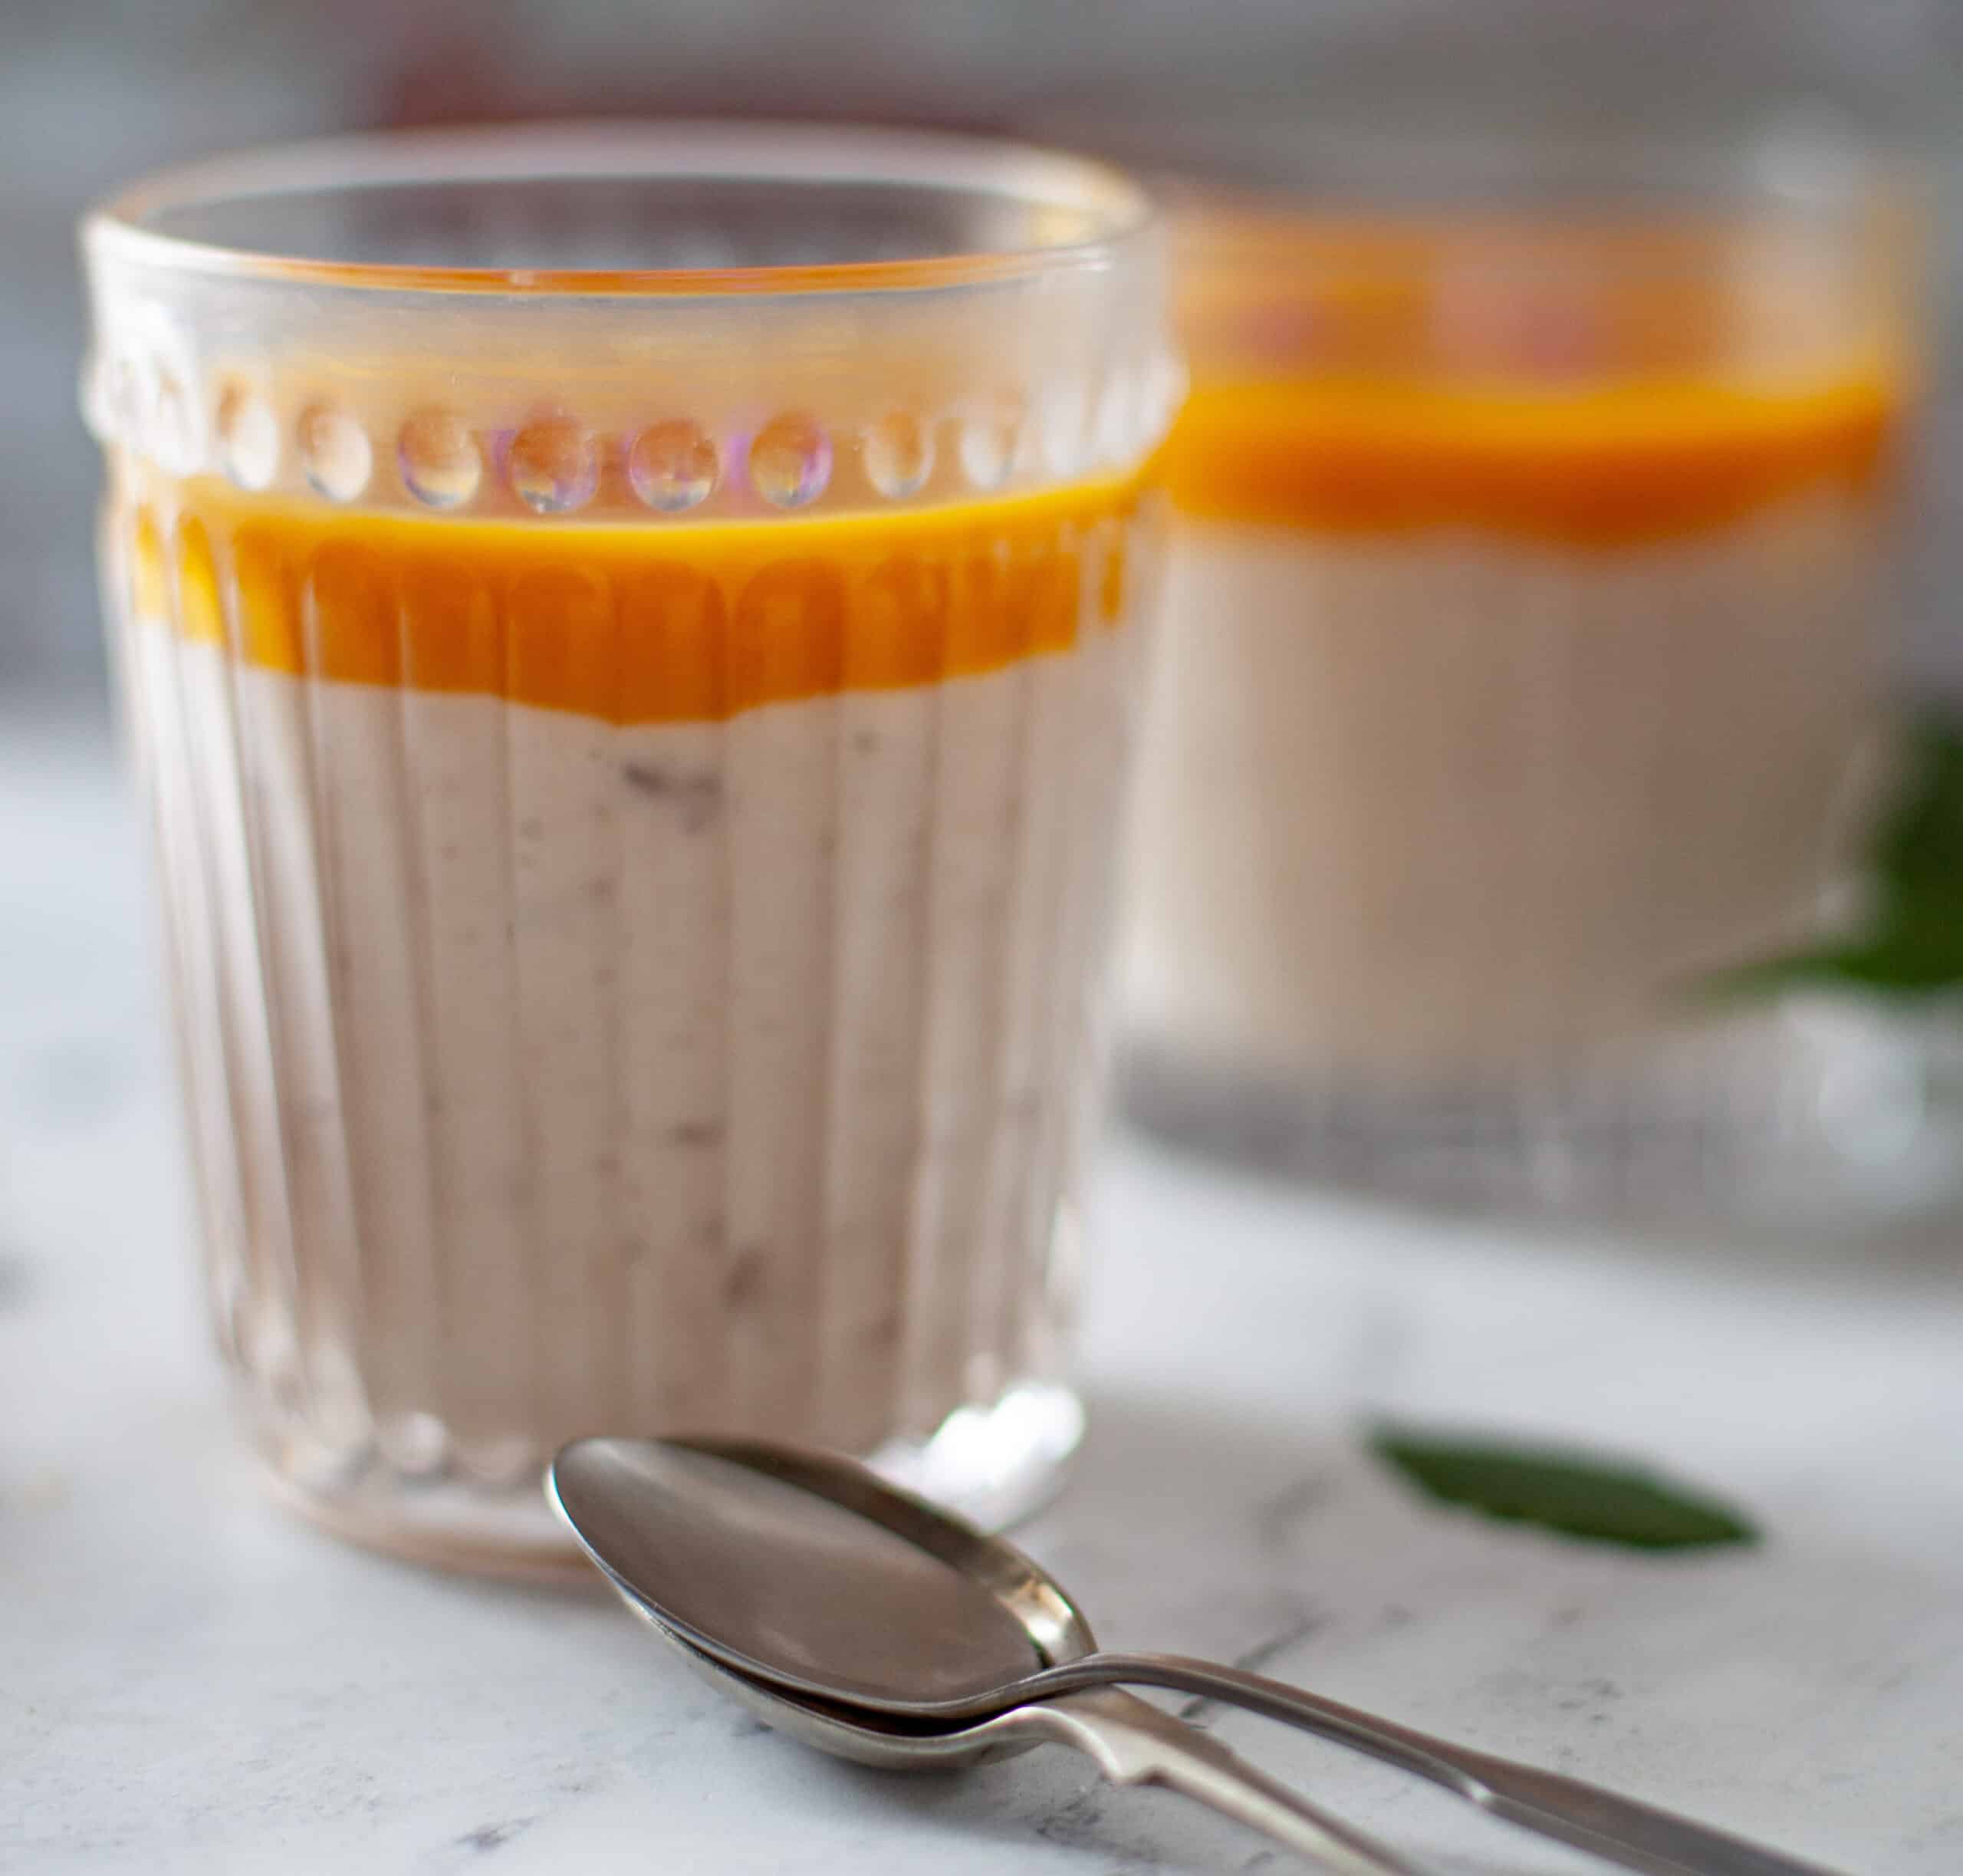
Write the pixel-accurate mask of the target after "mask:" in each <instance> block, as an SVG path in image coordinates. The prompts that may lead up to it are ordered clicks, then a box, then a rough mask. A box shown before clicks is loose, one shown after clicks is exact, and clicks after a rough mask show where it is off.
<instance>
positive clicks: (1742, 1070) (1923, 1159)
mask: <svg viewBox="0 0 1963 1876" xmlns="http://www.w3.org/2000/svg"><path fill="white" fill-rule="evenodd" d="M1928 1064H1929V1055H1928V1036H1927V1034H1926V1032H1924V1031H1922V1030H1920V1029H1918V1028H1917V1027H1916V1026H1915V1025H1913V1024H1909V1023H1905V1022H1901V1021H1899V1020H1897V1019H1892V1018H1889V1017H1888V1016H1886V1015H1883V1014H1882V1013H1881V1012H1874V1011H1869V1010H1866V1009H1854V1008H1852V1007H1850V1006H1849V1005H1843V1004H1827V1003H1821V1004H1820V1005H1804V1006H1802V1005H1794V1006H1792V1007H1789V1008H1787V1009H1782V1010H1781V1011H1780V1012H1777V1013H1774V1014H1770V1015H1760V1016H1754V1017H1752V1018H1751V1019H1738V1020H1734V1021H1731V1022H1723V1023H1711V1024H1707V1025H1699V1026H1698V1027H1697V1028H1695V1029H1688V1030H1685V1031H1681V1032H1669V1033H1665V1034H1661V1035H1656V1036H1655V1037H1652V1038H1648V1039H1646V1040H1645V1041H1643V1042H1641V1043H1639V1044H1636V1045H1629V1046H1628V1047H1626V1048H1623V1049H1622V1050H1620V1051H1619V1052H1616V1053H1615V1054H1613V1055H1603V1056H1602V1057H1600V1058H1595V1059H1593V1060H1590V1061H1577V1062H1573V1063H1568V1064H1563V1065H1547V1066H1545V1067H1544V1068H1541V1069H1540V1071H1537V1072H1532V1073H1530V1072H1527V1071H1525V1070H1524V1069H1523V1070H1522V1071H1520V1072H1518V1073H1517V1074H1516V1075H1514V1076H1513V1077H1512V1078H1509V1079H1505V1080H1502V1079H1500V1078H1497V1077H1494V1078H1491V1079H1488V1080H1485V1081H1456V1082H1453V1083H1451V1084H1444V1085H1436V1086H1432V1085H1425V1084H1422V1083H1419V1082H1417V1081H1414V1080H1412V1079H1406V1080H1405V1081H1401V1082H1399V1083H1398V1084H1386V1083H1379V1084H1372V1083H1371V1082H1370V1081H1368V1080H1367V1079H1366V1078H1364V1077H1363V1076H1362V1075H1349V1076H1337V1075H1327V1076H1323V1077H1318V1078H1313V1079H1312V1078H1310V1077H1308V1076H1307V1075H1304V1076H1300V1077H1297V1078H1291V1077H1288V1076H1286V1075H1278V1074H1273V1073H1269V1074H1263V1073H1261V1072H1259V1071H1254V1070H1252V1069H1250V1068H1245V1067H1241V1066H1238V1065H1225V1064H1223V1063H1222V1062H1219V1061H1209V1060H1208V1059H1207V1058H1205V1057H1204V1056H1203V1055H1199V1054H1197V1053H1195V1052H1192V1051H1191V1050H1187V1049H1182V1048H1179V1047H1176V1046H1171V1045H1166V1044H1164V1043H1162V1042H1154V1041H1152V1040H1148V1039H1145V1038H1137V1037H1134V1038H1133V1039H1131V1040H1130V1041H1129V1042H1128V1043H1127V1044H1126V1046H1125V1047H1124V1048H1123V1049H1122V1050H1121V1051H1120V1058H1119V1065H1118V1075H1117V1088H1118V1098H1119V1103H1120V1108H1121V1110H1122V1111H1123V1114H1124V1115H1125V1117H1126V1119H1127V1120H1129V1121H1131V1122H1132V1123H1133V1124H1134V1125H1135V1126H1136V1127H1139V1129H1140V1130H1141V1131H1144V1132H1146V1133H1147V1134H1150V1135H1152V1136H1154V1137H1156V1138H1158V1139H1159V1140H1162V1141H1163V1142H1165V1143H1166V1144H1169V1145H1172V1146H1174V1147H1179V1148H1182V1149H1184V1150H1189V1151H1196V1152H1201V1153H1204V1154H1207V1155H1208V1156H1209V1157H1216V1158H1221V1159H1224V1160H1228V1161H1231V1162H1233V1163H1237V1164H1239V1165H1241V1166H1244V1167H1248V1168H1249V1169H1251V1170H1257V1171H1261V1172H1264V1173H1269V1174H1272V1175H1277V1176H1280V1177H1285V1178H1289V1179H1293V1180H1303V1181H1307V1182H1312V1183H1317V1184H1320V1185H1325V1186H1335V1187H1340V1188H1343V1189H1345V1190H1351V1191H1355V1192H1360V1193H1369V1194H1374V1195H1378V1196H1384V1197H1386V1198H1392V1199H1396V1200H1404V1201H1408V1202H1413V1203H1421V1204H1429V1205H1433V1206H1446V1207H1450V1208H1452V1209H1453V1210H1473V1211H1483V1212H1495V1213H1530V1214H1533V1215H1535V1216H1563V1217H1589V1218H1596V1219H1626V1220H1632V1221H1636V1222H1639V1223H1655V1224H1657V1225H1659V1226H1683V1225H1686V1224H1692V1225H1694V1224H1698V1223H1714V1224H1728V1225H1736V1226H1747V1227H1751V1226H1757V1225H1765V1226H1780V1227H1782V1228H1783V1227H1789V1226H1791V1225H1792V1224H1793V1223H1795V1222H1796V1221H1804V1222H1805V1223H1809V1224H1812V1225H1829V1226H1833V1227H1835V1228H1842V1227H1845V1226H1848V1225H1850V1224H1854V1225H1862V1226H1865V1225H1876V1224H1886V1223H1892V1222H1896V1221H1898V1220H1900V1219H1904V1218H1906V1217H1911V1216H1916V1215H1919V1214H1920V1213H1924V1212H1926V1211H1927V1210H1930V1209H1932V1208H1933V1207H1934V1206H1937V1205H1939V1204H1942V1203H1947V1202H1949V1201H1950V1200H1952V1199H1953V1198H1954V1197H1955V1196H1956V1193H1957V1188H1958V1183H1959V1170H1963V1169H1959V1166H1958V1159H1957V1156H1956V1154H1955V1152H1954V1150H1952V1143H1951V1140H1949V1137H1948V1129H1946V1128H1945V1127H1941V1126H1939V1125H1938V1124H1936V1122H1935V1119H1934V1118H1933V1117H1932V1114H1931V1112H1930V1106H1929V1101H1928Z"/></svg>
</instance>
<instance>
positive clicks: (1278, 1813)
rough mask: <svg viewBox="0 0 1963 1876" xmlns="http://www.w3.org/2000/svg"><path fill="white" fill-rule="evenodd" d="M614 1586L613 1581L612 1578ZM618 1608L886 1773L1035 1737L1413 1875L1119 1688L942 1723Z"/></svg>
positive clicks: (1320, 1855)
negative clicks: (811, 1688) (835, 1701)
mask: <svg viewBox="0 0 1963 1876" xmlns="http://www.w3.org/2000/svg"><path fill="white" fill-rule="evenodd" d="M616 1587H617V1588H619V1587H620V1585H618V1584H617V1585H616ZM622 1594H623V1598H624V1599H625V1600H626V1604H627V1606H628V1607H629V1608H631V1609H633V1611H634V1612H635V1613H636V1614H637V1615H639V1616H640V1617H641V1618H642V1619H643V1621H646V1623H647V1624H648V1625H649V1627H650V1628H653V1629H654V1630H655V1631H656V1633H657V1634H659V1635H660V1636H661V1637H662V1638H663V1640H664V1641H667V1642H669V1644H671V1645H672V1647H674V1648H675V1650H676V1652H677V1653H679V1654H680V1655H681V1657H682V1659H683V1660H685V1661H686V1663H687V1664H688V1665H689V1667H691V1668H692V1669H693V1670H694V1671H695V1674H697V1675H699V1677H701V1678H702V1680H705V1681H707V1682H708V1683H709V1685H710V1686H712V1687H716V1688H718V1689H720V1690H722V1692H723V1693H727V1694H729V1695H731V1696H732V1697H734V1698H735V1700H738V1701H739V1702H740V1703H741V1704H742V1705H743V1706H745V1707H747V1708H748V1710H750V1711H751V1713H754V1714H755V1716H757V1718H758V1719H759V1720H762V1721H763V1722H764V1724H765V1725H766V1726H772V1727H774V1728H775V1729H776V1730H778V1732H780V1733H787V1734H788V1735H789V1736H791V1738H793V1739H797V1740H799V1741H801V1742H802V1743H804V1745H807V1746H816V1747H817V1749H818V1750H819V1751H820V1752H824V1753H832V1754H834V1756H837V1757H839V1758H842V1759H856V1760H857V1762H859V1763H860V1765H866V1766H880V1767H882V1768H883V1769H886V1770H889V1771H900V1772H942V1771H950V1770H955V1769H960V1768H963V1767H965V1766H978V1765H983V1764H986V1763H988V1762H991V1761H993V1760H996V1759H1013V1758H1014V1757H1015V1756H1017V1755H1018V1753H1026V1752H1029V1751H1031V1750H1032V1749H1034V1748H1035V1747H1036V1746H1044V1745H1061V1746H1074V1747H1075V1748H1076V1749H1077V1750H1078V1751H1079V1752H1080V1753H1084V1754H1086V1755H1087V1756H1088V1757H1090V1759H1093V1760H1094V1761H1095V1762H1096V1763H1097V1767H1098V1769H1099V1770H1100V1771H1101V1772H1103V1775H1104V1776H1105V1777H1106V1779H1109V1780H1110V1782H1111V1783H1113V1785H1163V1786H1165V1787H1166V1789H1168V1790H1169V1791H1175V1792H1180V1793H1182V1794H1183V1795H1185V1796H1186V1797H1189V1798H1192V1799H1197V1800H1198V1801H1199V1802H1200V1803H1202V1804H1204V1805H1209V1806H1211V1807H1212V1809H1214V1810H1215V1811H1218V1812H1222V1813H1223V1814H1224V1815H1226V1816H1228V1817H1230V1818H1233V1819H1234V1820H1235V1822H1237V1823H1240V1824H1245V1825H1248V1826H1249V1827H1250V1828H1252V1829H1254V1830H1257V1831H1259V1832H1262V1833H1263V1834H1264V1835H1266V1836H1268V1838H1271V1839H1272V1840H1273V1841H1275V1842H1277V1843H1279V1844H1281V1845H1285V1846H1286V1847H1287V1848H1289V1849H1291V1850H1294V1851H1299V1852H1300V1854H1301V1855H1304V1856H1306V1857H1308V1858H1311V1859H1312V1860H1313V1861H1315V1862H1316V1863H1317V1864H1318V1865H1320V1867H1321V1868H1324V1869H1326V1870H1328V1871H1332V1872H1333V1876H1422V1872H1420V1871H1418V1870H1417V1869H1416V1867H1415V1866H1414V1865H1412V1864H1410V1863H1408V1862H1406V1861H1405V1860H1404V1858H1402V1857H1400V1856H1399V1855H1397V1854H1396V1852H1395V1851H1392V1850H1389V1849H1387V1848H1384V1847H1383V1845H1379V1844H1377V1843H1376V1842H1374V1841H1373V1840H1372V1839H1371V1838H1369V1837H1367V1836H1366V1835H1364V1834H1363V1832H1360V1831H1358V1830H1355V1829H1353V1828H1351V1827H1350V1825H1346V1824H1345V1823H1343V1822H1342V1821H1341V1820H1340V1819H1339V1818H1335V1817H1333V1816H1331V1815H1330V1814H1329V1813H1328V1812H1325V1811H1323V1810H1322V1809H1320V1808H1319V1807H1318V1806H1317V1805H1312V1804H1310V1802H1308V1801H1307V1799H1304V1798H1300V1797H1298V1796H1297V1795H1296V1794H1295V1793H1294V1792H1291V1791H1290V1790H1289V1789H1287V1787H1286V1786H1285V1785H1277V1783H1276V1782H1274V1780H1273V1779H1271V1778H1269V1777H1268V1776H1267V1774H1266V1773H1264V1772H1259V1771H1257V1770H1256V1769H1254V1766H1251V1765H1249V1764H1248V1762H1247V1761H1246V1760H1245V1759H1242V1758H1241V1757H1240V1756H1238V1754H1236V1753H1232V1752H1230V1751H1229V1750H1228V1749H1227V1748H1226V1747H1225V1746H1222V1744H1220V1743H1219V1742H1218V1740H1216V1739H1210V1738H1208V1736H1207V1735H1206V1734H1205V1733H1201V1732H1199V1731H1198V1730H1195V1728H1193V1727H1192V1726H1187V1725H1186V1724H1185V1723H1184V1722H1183V1721H1181V1720H1175V1719H1173V1718H1172V1716H1171V1715H1169V1714H1168V1713H1161V1712H1160V1711H1159V1709H1158V1708H1157V1707H1152V1706H1150V1705H1148V1704H1147V1703H1146V1702H1145V1701H1143V1700H1139V1699H1138V1698H1137V1697H1136V1696H1135V1695H1133V1694H1129V1693H1126V1692H1125V1691H1124V1690H1123V1689H1122V1688H1119V1687H1090V1688H1086V1689H1084V1690H1083V1691H1081V1692H1080V1693H1066V1694H1062V1695H1060V1696H1059V1697H1057V1698H1056V1699H1055V1700H1038V1701H1034V1702H1032V1703H1031V1704H1029V1705H1028V1706H1026V1707H1010V1708H1009V1709H1008V1711H1007V1712H1005V1713H993V1714H991V1715H990V1716H988V1718H987V1719H985V1720H973V1721H970V1722H969V1723H967V1724H965V1725H961V1726H953V1727H951V1728H939V1727H935V1728H926V1729H923V1728H921V1727H919V1726H916V1725H914V1724H913V1723H912V1722H909V1721H908V1720H903V1719H899V1718H897V1717H896V1716H893V1715H891V1714H886V1713H869V1712H866V1711H864V1710H861V1709H859V1708H853V1707H835V1706H830V1705H828V1704H827V1703H825V1702H824V1701H820V1700H807V1699H804V1698H803V1697H800V1696H798V1695H796V1694H792V1693H786V1692H785V1691H784V1690H783V1689H782V1688H781V1687H775V1686H773V1685H772V1684H771V1683H769V1682H768V1681H764V1680H755V1679H753V1678H751V1677H750V1676H749V1675H748V1674H739V1673H738V1671H737V1670H735V1668H733V1667H729V1666H728V1664H726V1663H725V1662H722V1661H719V1660H716V1659H715V1657H714V1656H712V1655H709V1654H704V1653H703V1652H702V1650H700V1649H699V1648H695V1647H691V1646H690V1645H689V1644H688V1643H687V1642H686V1641H683V1640H682V1637H680V1636H679V1635H678V1634H676V1633H675V1632H674V1631H672V1629H669V1628H666V1627H664V1626H663V1624H662V1623H661V1622H660V1621H659V1619H658V1618H656V1616H655V1615H654V1614H653V1611H650V1610H649V1608H648V1607H647V1605H646V1604H645V1603H643V1602H642V1601H640V1598H637V1597H636V1596H635V1595H633V1593H632V1592H631V1591H626V1590H625V1589H624V1588H623V1590H622Z"/></svg>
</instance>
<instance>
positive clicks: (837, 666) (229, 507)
mask: <svg viewBox="0 0 1963 1876" xmlns="http://www.w3.org/2000/svg"><path fill="white" fill-rule="evenodd" d="M1145 495H1146V485H1145V484H1144V482H1143V481H1142V480H1141V479H1138V478H1129V479H1124V480H1121V481H1110V482H1083V483H1080V484H1077V485H1074V486H1071V487H1069V488H1066V489H1057V490H1053V491H1046V492H1041V493H1038V494H1034V495H1018V496H1009V497H1004V498H1001V499H996V500H991V501H977V502H969V503H962V504H956V505H948V506H945V507H941V508H923V509H917V510H905V511H900V512H895V513H889V514H872V513H866V514H853V515H837V516H821V517H813V518H803V519H786V520H781V521H776V522H686V523H680V524H672V523H671V524H668V525H663V524H661V523H659V522H655V523H636V522H594V523H577V524H570V525H567V524H562V523H554V522H524V521H470V520H460V519H436V518H423V517H420V516H413V515H412V516H396V515H379V514H360V513H357V514H337V513H335V512H331V511H328V510H325V509H324V508H321V507H320V506H318V505H307V504H304V503H301V502H288V501H282V500H279V499H271V498H261V497H254V496H249V495H242V494H240V493H239V492H237V491H236V490H235V489H232V488H231V487H229V485H226V484H224V483H222V482H215V481H211V480H207V479H202V478H201V479H196V480H193V481H191V482H186V483H183V484H181V485H163V486H159V487H156V488H151V489H140V490H137V491H134V492H132V493H131V494H130V495H128V496H127V497H126V498H125V499H124V500H123V502H122V503H121V505H120V507H119V509H118V512H117V520H118V522H119V523H120V527H121V528H122V531H123V536H124V540H125V543H126V546H127V564H128V568H129V575H128V577H129V579H130V585H131V589H132V590H131V593H130V598H131V602H132V604H133V607H134V609H135V611H136V613H137V614H138V616H139V617H163V618H166V619H168V620H170V621H171V622H172V623H173V624H174V625H175V627H176V629H177V630H179V631H180V632H181V633H182V634H184V635H185V636H186V637H189V638H192V639H199V640H209V641H212V642H215V643H219V644H222V645H224V646H225V647H228V648H229V651H230V653H231V655H232V656H233V657H236V658H239V659H242V660H246V661H249V662H250V663H253V664H256V665H259V666H264V667H265V668H266V669H267V670H274V671H281V672H285V673H289V674H291V675H294V676H301V675H306V676H314V677H320V678H326V679H330V680H335V681H337V682H340V683H353V684H370V685H389V686H410V687H413V688H414V689H416V690H428V691H439V692H450V693H478V694H482V695H488V696H501V697H505V698H508V699H510V700H511V701H512V702H514V703H527V704H534V705H538V706H541V707H544V708H547V709H561V710H570V711H577V712H579V713H583V714H585V715H589V716H600V717H603V718H606V719H609V720H610V721H613V722H623V723H659V722H693V721H702V720H713V719H719V718H723V717H727V716H732V715H734V714H735V713H737V712H738V711H741V710H745V709H752V708H755V707H756V706H759V705H762V704H768V703H788V702H793V701H796V700H797V699H803V698H808V697H814V696H824V695H827V694H830V693H837V692H840V691H848V690H899V689H903V688H906V687H909V686H918V685H925V684H931V683H936V682H938V681H939V680H942V679H943V678H947V677H958V676H970V675H974V674H978V673H983V672H988V671H992V670H1000V669H1001V668H1003V667H1004V666H1008V665H1010V664H1012V663H1015V662H1016V661H1017V660H1021V659H1024V658H1028V657H1037V656H1041V655H1043V654H1045V653H1059V652H1064V651H1067V650H1070V648H1071V647H1073V646H1074V645H1075V644H1076V643H1077V640H1078V638H1079V636H1080V634H1083V633H1084V632H1087V631H1089V630H1096V629H1100V628H1108V627H1112V626H1113V625H1116V624H1118V623H1119V622H1120V620H1122V618H1123V614H1124V610H1125V590H1126V555H1127V551H1128V548H1129V545H1130V539H1131V535H1132V527H1131V523H1132V522H1133V521H1134V520H1135V518H1136V516H1137V515H1138V512H1139V507H1140V505H1141V502H1143V500H1144V499H1145Z"/></svg>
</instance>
